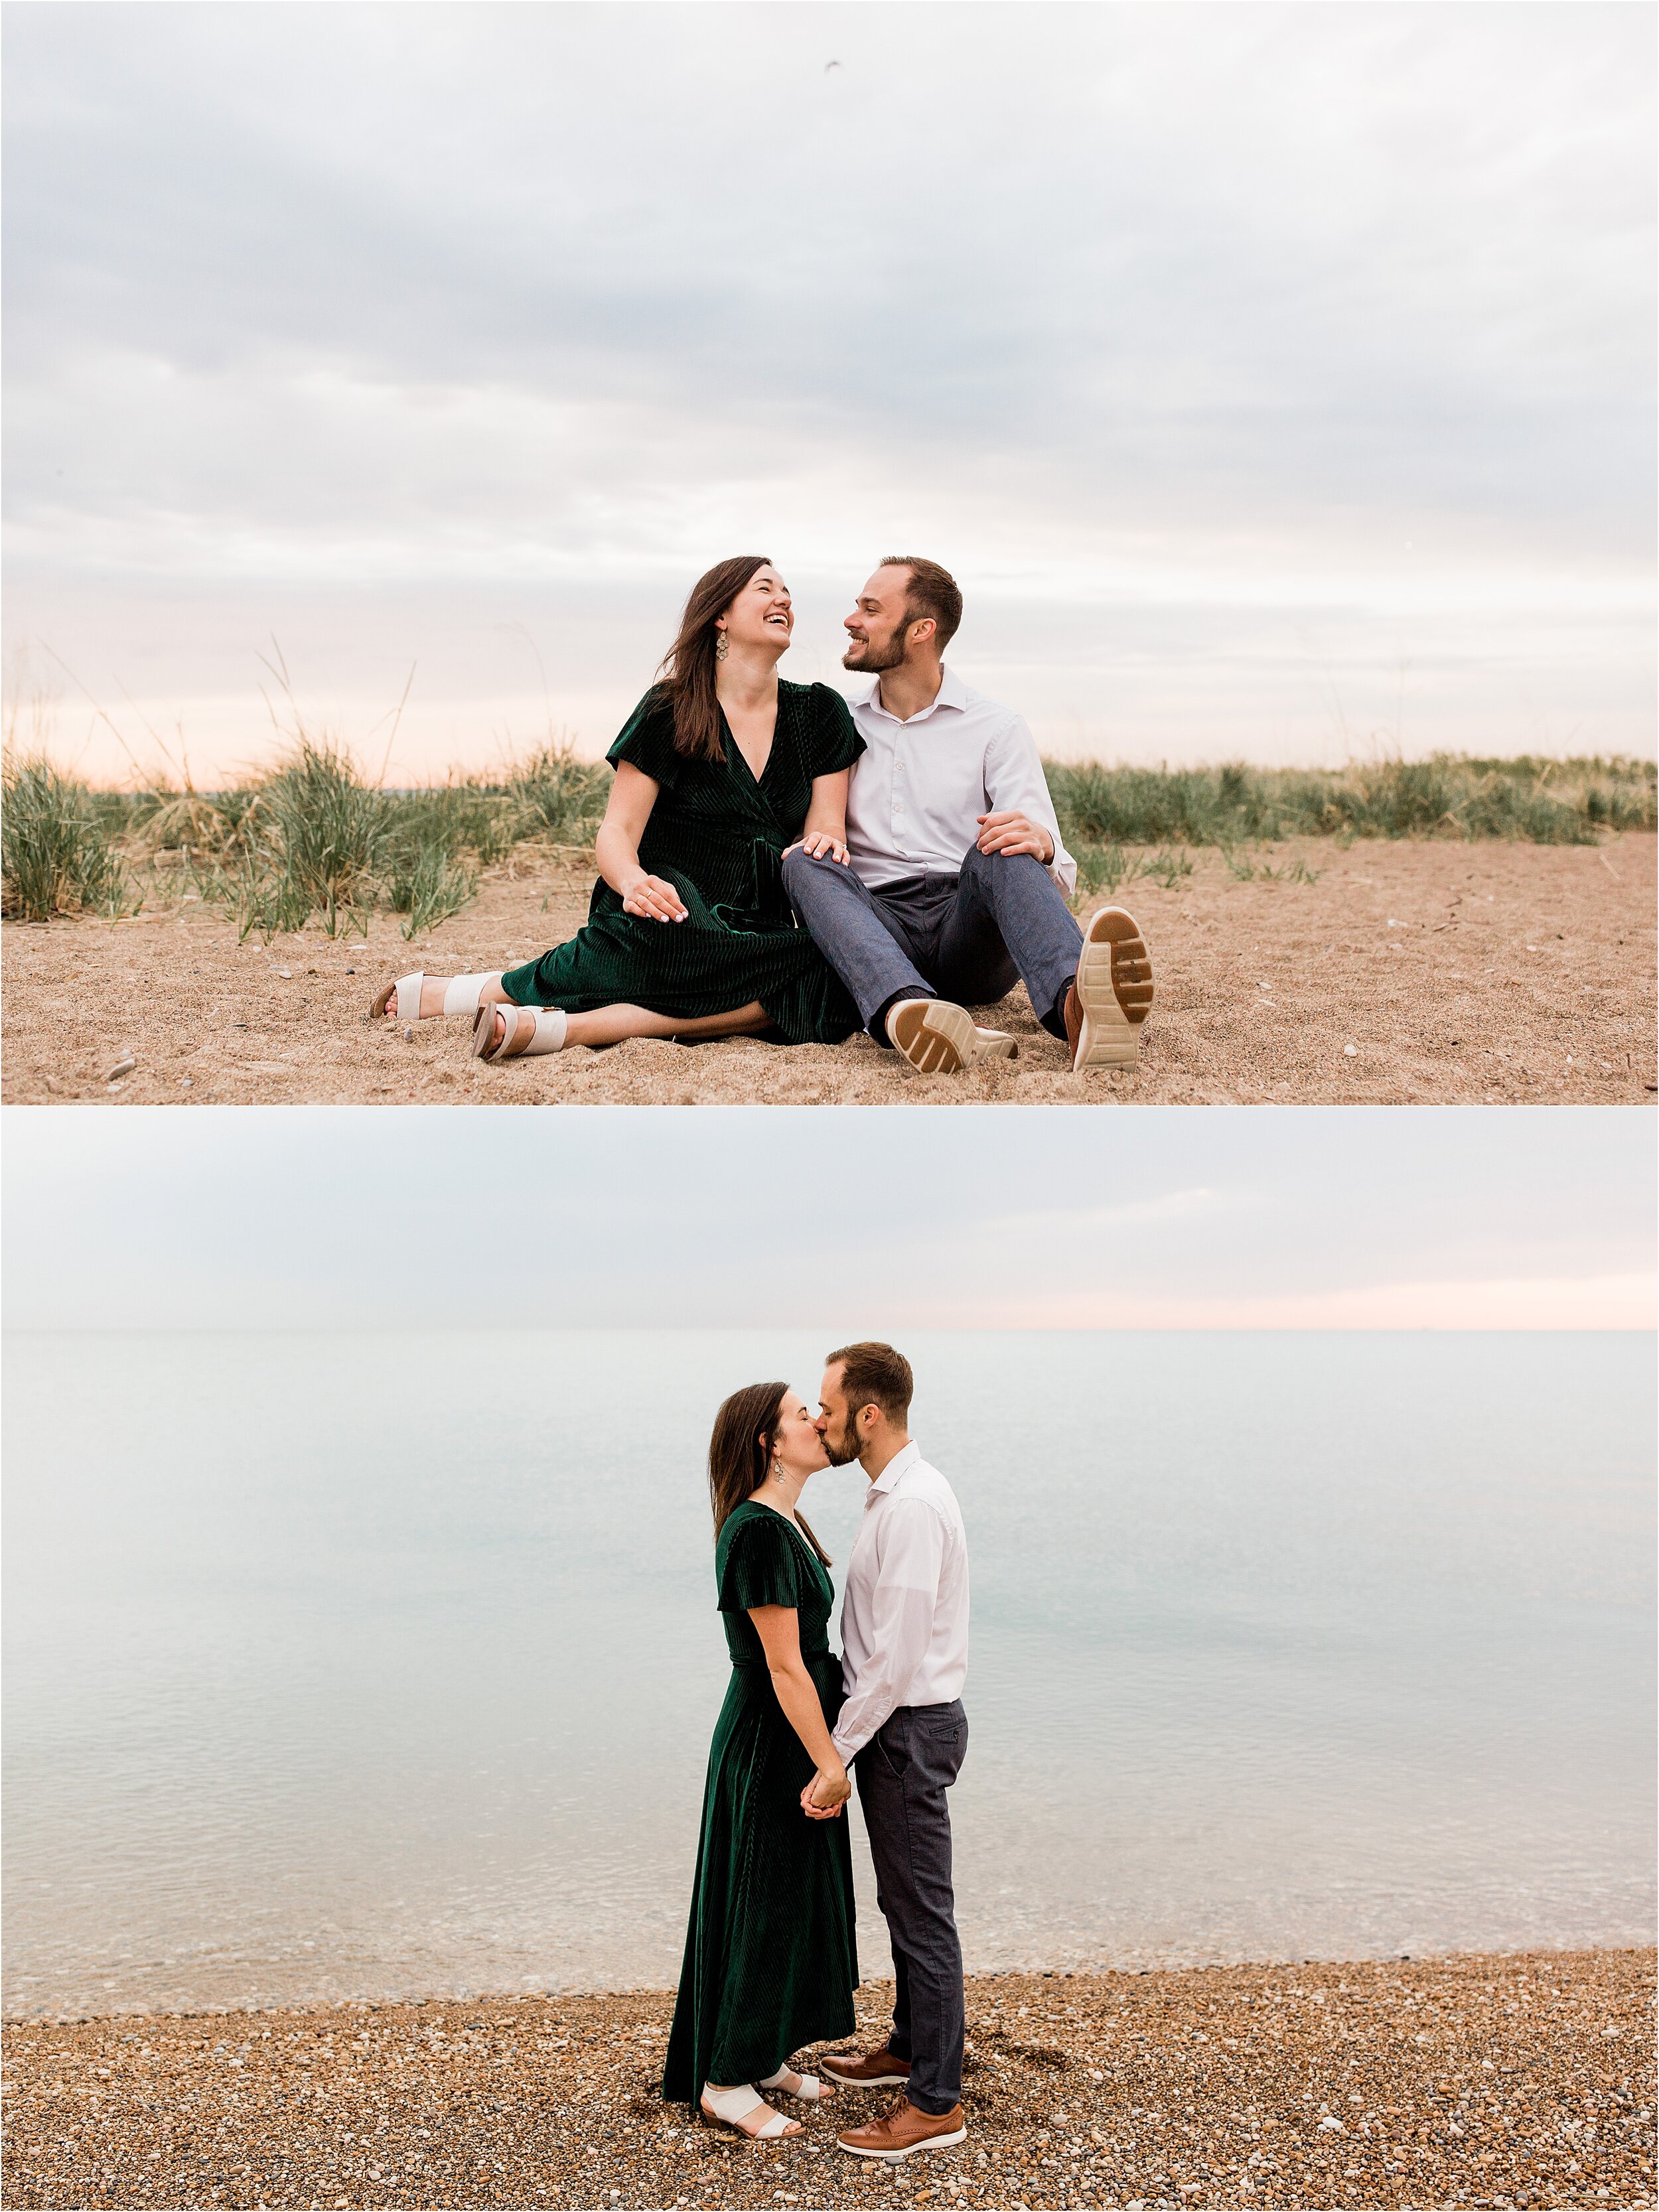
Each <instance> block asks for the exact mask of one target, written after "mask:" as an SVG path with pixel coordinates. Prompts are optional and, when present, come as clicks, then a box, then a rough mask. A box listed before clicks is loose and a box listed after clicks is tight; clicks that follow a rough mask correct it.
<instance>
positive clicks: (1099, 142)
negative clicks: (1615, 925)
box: [4, 0, 1655, 780]
mask: <svg viewBox="0 0 1659 2212" xmlns="http://www.w3.org/2000/svg"><path fill="white" fill-rule="evenodd" d="M5 36H6V64H7V66H6V79H5V93H4V101H5V134H6V151H5V270H6V282H5V304H6V311H7V315H6V329H7V340H8V345H7V362H6V414H5V422H6V437H5V479H6V483H5V489H6V500H7V533H6V555H7V617H6V619H7V645H8V653H9V674H10V680H11V691H12V697H13V700H14V702H17V701H20V700H21V702H22V706H23V713H24V726H25V727H26V728H27V726H29V723H28V717H29V714H30V711H31V706H30V702H31V701H43V702H45V705H46V709H47V711H49V712H52V713H55V716H56V728H57V732H58V741H59V742H60V744H62V745H63V746H64V749H65V750H66V751H67V752H68V753H70V755H72V756H75V757H79V758H80V759H81V760H82V765H83V766H84V767H85V768H86V769H88V770H90V771H92V772H94V773H100V774H104V773H111V772H118V771H120V770H123V769H125V768H126V766H127V765H128V762H127V757H126V753H125V752H124V750H123V744H125V746H126V747H127V748H130V749H131V752H132V753H134V754H136V755H137V756H139V757H141V758H143V759H144V760H146V761H153V759H154V758H155V753H154V741H153V739H152V738H151V736H150V735H149V734H147V732H152V731H153V732H155V733H157V734H158V735H159V736H160V737H161V738H166V740H167V743H168V744H169V745H171V746H172V747H173V750H175V751H176V750H177V749H178V746H179V742H180V733H182V742H183V744H185V746H186V747H187V748H188V750H189V752H190V756H191V762H192V764H193V766H194V767H195V769H196V771H197V774H198V775H212V774H213V773H216V772H217V771H218V770H219V769H222V767H224V766H225V765H227V764H228V763H233V762H234V761H236V760H238V759H242V758H246V757H251V756H252V755H253V754H255V753H256V752H257V751H258V750H259V749H260V748H261V747H262V746H263V745H264V743H265V741H266V738H267V736H268V733H269V729H270V724H269V722H268V720H267V719H266V710H265V707H264V702H263V701H262V699H261V696H260V690H259V685H260V683H261V681H262V679H263V678H264V671H263V670H262V668H261V665H260V663H259V659H258V655H259V653H261V651H264V653H267V654H269V653H270V650H271V648H270V643H269V641H270V638H271V636H272V635H275V637H276V639H277V640H278V641H279V642H280V646H281V648H282V653H283V657H284V659H285V660H286V663H287V665H288V667H289V671H291V675H292V678H293V683H294V686H295V692H296V694H297V696H298V698H299V701H300V702H301V707H302V708H303V710H304V712H305V713H306V714H307V715H308V716H309V717H311V718H313V720H315V721H316V722H317V723H318V724H319V726H331V727H332V728H333V729H334V730H335V731H336V732H337V733H338V734H339V735H340V736H342V737H343V738H345V739H346V740H347V741H349V742H350V743H352V744H355V745H356V746H358V747H359V748H360V749H361V750H362V752H363V754H364V756H365V757H366V758H367V759H368V761H369V762H370V763H371V765H373V766H375V767H378V766H379V763H380V758H381V757H382V755H383V751H384V746H385V743H386V736H387V734H388V729H389V725H388V723H387V721H386V716H387V714H388V712H389V710H390V708H392V706H393V704H394V703H395V702H396V701H397V699H398V696H399V694H400V692H401V691H402V690H403V687H404V681H405V679H406V678H407V677H408V674H409V671H410V667H411V665H413V666H414V668H415V671H416V674H415V681H414V685H413V689H412V691H411V693H410V706H409V710H408V712H407V714H405V716H404V721H403V724H402V726H401V728H400V730H399V732H398V739H397V743H396V745H395V747H394V749H393V752H392V760H391V774H392V777H393V779H394V780H395V779H396V778H398V776H400V775H407V776H413V775H420V774H423V773H428V772H431V771H432V770H434V769H436V768H438V767H440V766H441V765H442V764H443V763H446V762H447V761H450V760H455V759H460V760H465V761H467V762H469V763H473V764H478V763H482V762H483V761H484V760H486V759H488V758H489V757H491V756H492V755H494V754H497V753H499V752H500V751H501V750H502V749H504V748H505V747H507V745H509V744H515V745H519V746H523V745H525V744H529V743H532V742H533V741H534V740H535V739H536V738H538V736H539V735H540V734H541V733H542V732H544V730H545V728H546V727H547V726H549V724H550V723H551V724H552V725H553V726H557V727H560V728H562V729H565V730H568V731H569V732H574V734H576V735H577V736H578V737H579V738H580V740H581V741H582V742H583V744H586V745H587V746H589V747H592V746H595V745H598V744H603V743H604V742H605V741H606V740H607V739H608V738H609V737H610V736H611V734H612V733H613V732H614V731H615V729H616V727H617V725H618V723H619V721H620V720H621V719H622V717H623V713H624V712H625V710H626V708H627V707H628V706H629V703H630V702H632V700H633V699H634V698H635V696H637V695H638V693H639V692H640V690H642V688H643V686H644V684H645V683H646V681H647V679H648V678H649V676H650V674H651V671H652V668H653V665H654V663H655V661H656V659H657V658H658V656H659V653H661V651H662V649H663V647H664V646H665V643H666V641H667V639H668V636H669V635H670V634H671V629H672V624H673V617H674V615H675V611H676V609H677V606H678V602H679V600H680V599H681V598H682V597H683V595H684V591H685V588H686V586H688V584H689V582H690V580H691V578H692V577H693V576H694V575H695V574H696V573H697V572H698V571H699V570H700V569H701V568H703V567H705V566H706V565H707V564H708V562H710V561H712V560H714V559H715V558H718V557H720V556H724V555H725V554H726V553H729V552H731V551H733V550H757V551H763V552H766V553H769V554H771V555H772V556H774V557H775V559H777V560H778V562H780V563H781V565H782V567H783V568H784V571H785V574H786V575H787V577H788V579H789V580H790V582H791V584H792V585H793V587H794V588H795V590H796V592H797V594H798V599H799V607H800V612H801V625H800V629H799V642H798V643H797V645H796V647H795V648H794V651H793V653H792V655H791V658H790V659H789V660H788V661H787V662H786V663H785V672H786V673H793V674H794V675H797V676H799V677H809V678H816V677H818V676H827V675H832V674H835V673H836V672H837V661H838V653H839V647H838V645H837V638H838V635H839V630H838V624H839V621H840V617H841V616H842V613H843V612H844V611H846V607H847V605H848V599H849V595H850V592H852V590H853V589H854V587H855V586H856V585H857V583H858V582H859V580H860V579H861V577H862V576H863V574H865V573H866V570H867V568H868V567H869V566H870V564H871V562H872V560H873V559H874V558H876V557H877V556H879V555H880V554H882V553H884V552H886V551H889V550H899V551H908V550H917V551H923V552H927V553H930V554H932V555H933V556H936V557H939V558H940V559H943V560H945V561H946V562H948V563H949V565H950V566H951V568H953V569H955V571H956V572H957V575H958V576H959V578H960V579H961V580H962V581H963V585H964V587H965V590H966V593H967V598H968V604H969V617H968V621H967V623H966V625H965V626H964V629H963V633H962V636H961V639H960V642H959V645H958V647H957V650H956V652H955V653H954V654H953V659H955V660H956V661H957V665H959V666H960V667H961V668H962V669H963V671H964V672H965V673H966V674H967V675H968V676H969V678H971V679H973V680H975V681H976V682H978V683H980V684H982V685H984V686H985V687H986V688H987V689H988V690H993V691H994V693H995V694H996V695H998V696H1002V697H1005V698H1006V699H1008V700H1010V701H1012V702H1014V703H1016V704H1018V705H1019V706H1020V707H1022V708H1024V710H1025V711H1026V713H1027V714H1029V716H1030V720H1031V721H1032V722H1033V724H1034V726H1036V729H1037V731H1038V733H1039V735H1040V737H1041V738H1042V740H1043V742H1044V743H1045V744H1048V746H1050V747H1051V748H1053V749H1054V750H1060V751H1067V750H1069V751H1074V752H1095V753H1100V754H1103V755H1105V756H1107V757H1121V758H1128V759H1157V758H1159V757H1165V756H1167V757H1170V758H1171V759H1197V758H1212V759H1213V758H1217V757H1225V756H1227V755H1231V754H1248V755H1250V756H1253V757H1256V758H1259V759H1262V760H1291V759H1302V760H1317V759H1323V760H1340V759H1341V758H1343V757H1346V756H1347V755H1348V754H1349V753H1350V752H1352V751H1356V750H1358V751H1361V752H1364V751H1368V750H1370V749H1371V748H1373V747H1374V746H1376V745H1379V744H1403V745H1404V747H1405V748H1406V750H1408V751H1417V750H1424V749H1426V748H1428V747H1430V746H1431V745H1435V744H1448V745H1454V746H1458V747H1464V748H1468V749H1473V750H1496V751H1513V750H1519V749H1521V748H1523V747H1530V748H1534V749H1538V750H1590V749H1600V750H1617V749H1623V750H1644V751H1648V750H1652V744H1653V730H1652V715H1651V706H1652V686H1653V675H1654V655H1653V635H1652V617H1651V590H1652V576H1651V568H1652V562H1651V543H1652V529H1653V520H1654V517H1653V504H1654V502H1653V482H1654V471H1653V459H1652V442H1653V441H1652V411H1653V409H1652V403H1653V390H1654V350H1655V340H1654V329H1655V315H1654V299H1653V292H1654V285H1653V268H1654V237H1653V231H1654V222H1653V215H1654V208H1653V198H1654V194H1653V172H1652V157H1653V147H1654V117H1653V105H1654V66H1653V64H1654V53H1653V46H1654V37H1655V25H1654V16H1653V12H1652V10H1651V9H1648V8H1644V7H1638V6H1628V5H1619V4H1613V5H1598V4H1595V0H1571V4H1564V5H1559V6H1556V5H1549V4H1543V5H1522V6H1516V7H1511V6H1507V5H1504V4H1490V5H1488V4H1477V5H1472V6H1462V5H1458V4H1454V0H1442V4H1437V5H1436V6H1433V7H1423V6H1417V5H1384V6H1371V5H1365V4H1356V5H1347V6H1342V7H1314V6H1278V5H1255V4H1250V0H1244V3H1243V4H1231V0H1230V4H1226V5H1221V6H1208V5H1149V6H1141V5H1111V4H1105V5H1100V6H1072V5H1060V6H1047V5H1042V4H1033V0H1020V4H1018V5H1012V6H1002V5H997V4H987V5H972V6H967V5H949V4H944V5H922V6H908V5H902V4H899V5H880V6H864V5H857V6H820V5H813V4H805V5H788V6H750V5H735V6H726V5H714V6H708V5H700V4H690V5H672V6H666V7H658V6H634V5H627V4H616V5H605V4H599V5H574V6H569V5H538V4H525V5H507V6H493V5H489V4H476V3H475V4H468V5H465V6H464V7H451V6H446V5H442V4H438V5H429V6H420V7H413V6H403V5H394V6H367V7H363V6H356V5H350V4H327V5H311V4H306V0H295V4H283V5H277V6H268V5H264V4H259V3H258V0H253V4H247V5H240V6H236V7H212V6H175V5H167V6H155V5H147V4H143V0H140V4H123V5H118V6H104V5H98V4H92V5H78V6H58V5H41V4H31V0H24V4H12V5H10V6H9V7H8V8H7V9H6V10H5ZM54 696H55V700H56V704H55V708H54V706H53V704H52V702H53V699H54ZM94 701H95V702H97V704H98V706H99V708H101V710H102V714H103V715H104V716H105V717H106V718H107V719H99V718H98V717H97V716H96V715H95V714H94V708H93V705H92V703H91V702H94ZM116 732H119V740H120V742H118V738H117V734H116Z"/></svg>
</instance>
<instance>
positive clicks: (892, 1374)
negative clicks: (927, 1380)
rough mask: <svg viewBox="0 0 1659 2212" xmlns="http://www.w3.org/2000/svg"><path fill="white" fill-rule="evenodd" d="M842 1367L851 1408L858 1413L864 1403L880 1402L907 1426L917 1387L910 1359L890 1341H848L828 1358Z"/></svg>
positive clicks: (832, 1364) (830, 1364) (889, 1415)
mask: <svg viewBox="0 0 1659 2212" xmlns="http://www.w3.org/2000/svg"><path fill="white" fill-rule="evenodd" d="M823 1364H824V1365H825V1366H826V1367H839V1368H840V1369H841V1370H842V1378H841V1379H842V1389H844V1390H845V1391H846V1393H847V1410H848V1413H852V1414H854V1415H855V1416H856V1414H857V1413H858V1412H859V1410H860V1407H864V1406H879V1407H880V1408H881V1410H882V1412H883V1413H885V1415H886V1416H887V1418H888V1419H889V1420H890V1422H891V1423H892V1424H893V1426H894V1427H895V1428H896V1429H902V1427H903V1426H904V1423H905V1419H906V1417H907V1416H908V1413H909V1411H910V1400H911V1397H912V1396H913V1395H914V1394H915V1376H913V1375H912V1374H911V1372H910V1363H909V1361H908V1359H907V1358H905V1356H904V1354H903V1353H902V1352H895V1351H894V1349H893V1347H892V1346H891V1345H890V1344H844V1345H843V1346H842V1348H841V1350H840V1351H839V1352H831V1353H830V1354H829V1358H827V1359H826V1360H825V1361H824V1363H823Z"/></svg>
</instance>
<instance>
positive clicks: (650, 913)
mask: <svg viewBox="0 0 1659 2212" xmlns="http://www.w3.org/2000/svg"><path fill="white" fill-rule="evenodd" d="M623 913H624V914H636V915H639V916H640V918H641V921H684V920H685V915H686V907H685V902H684V899H683V898H682V897H681V896H680V895H679V893H678V891H677V890H675V888H674V886H673V884H668V883H665V882H664V881H663V879H662V878H661V877H660V876H647V875H641V876H640V877H639V878H636V880H635V882H633V883H631V884H629V886H628V889H627V890H625V891H624V892H623Z"/></svg>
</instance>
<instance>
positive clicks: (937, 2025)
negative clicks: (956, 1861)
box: [853, 1698, 968, 2115]
mask: <svg viewBox="0 0 1659 2212" xmlns="http://www.w3.org/2000/svg"><path fill="white" fill-rule="evenodd" d="M967 1749H968V1716H967V1714H966V1713H964V1712H963V1709H962V1700H961V1699H960V1698H958V1699H957V1700H956V1701H955V1703H954V1704H952V1705H901V1706H900V1707H899V1709H898V1711H896V1712H894V1713H890V1715H889V1716H888V1717H887V1719H886V1720H885V1721H884V1723H883V1724H882V1726H881V1727H880V1728H879V1729H878V1730H877V1731H876V1733H875V1735H872V1737H871V1739H870V1741H869V1742H868V1743H866V1745H865V1747H864V1748H863V1750H862V1751H861V1752H860V1753H859V1755H858V1757H857V1759H855V1760H854V1766H853V1771H854V1774H856V1775H857V1777H858V1784H859V1803H860V1805H861V1806H862V1808H864V1825H865V1826H866V1829H867V1830H868V1831H869V1834H870V1856H871V1857H872V1859H873V1860H874V1861H875V1865H876V1903H877V1905H878V1906H879V1907H880V1909H881V1914H882V1917H883V1918H884V1920H885V1921H886V1923H887V1934H888V1937H889V1940H890V1942H891V1944H892V1947H893V1967H894V1972H895V1974H896V1978H897V1981H898V1995H897V1996H896V1998H895V1999H894V2001H893V2027H892V2033H890V2035H889V2036H888V2038H887V2048H888V2049H889V2050H890V2051H891V2052H892V2054H893V2056H894V2057H896V2058H908V2060H909V2062H910V2081H909V2086H908V2088H907V2089H906V2091H905V2094H906V2095H907V2096H908V2098H909V2100H910V2102H911V2103H912V2104H913V2105H915V2106H916V2107H917V2109H918V2110H919V2111H921V2112H932V2113H934V2114H935V2115H937V2114H938V2113H940V2112H949V2111H951V2107H952V2106H956V2105H958V2104H960V2102H961V2101H962V2044H963V2035H964V2033H965V2032H966V2027H967V2021H966V1997H965V1995H964V1992H963V1984H962V1944H961V1942H960V1940H959V1939H958V1937H957V1917H956V1899H955V1897H954V1894H953V1893H952V1890H951V1808H950V1807H949V1806H948V1805H947V1804H946V1803H945V1791H946V1790H948V1789H949V1788H950V1787H951V1784H952V1783H953V1782H954V1781H955V1780H956V1778H957V1772H958V1771H959V1770H960V1768H961V1765H962V1762H963V1756H964V1755H965V1753H966V1752H967Z"/></svg>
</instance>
